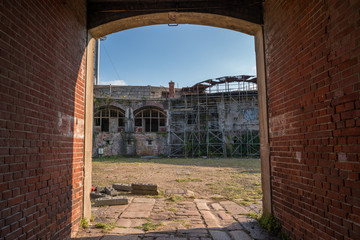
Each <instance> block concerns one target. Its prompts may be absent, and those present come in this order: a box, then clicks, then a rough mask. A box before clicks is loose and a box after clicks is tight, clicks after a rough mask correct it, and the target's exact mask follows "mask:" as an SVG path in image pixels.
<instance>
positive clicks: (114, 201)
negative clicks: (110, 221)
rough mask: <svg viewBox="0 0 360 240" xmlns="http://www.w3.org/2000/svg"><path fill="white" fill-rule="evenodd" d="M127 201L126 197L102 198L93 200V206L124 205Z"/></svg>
mask: <svg viewBox="0 0 360 240" xmlns="http://www.w3.org/2000/svg"><path fill="white" fill-rule="evenodd" d="M128 203H129V201H128V199H127V197H122V196H119V197H103V198H97V199H95V206H96V207H99V206H111V205H126V204H128Z"/></svg>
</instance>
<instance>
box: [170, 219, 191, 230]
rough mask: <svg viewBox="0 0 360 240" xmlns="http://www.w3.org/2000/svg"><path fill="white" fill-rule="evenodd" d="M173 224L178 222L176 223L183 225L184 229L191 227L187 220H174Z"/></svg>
mask: <svg viewBox="0 0 360 240" xmlns="http://www.w3.org/2000/svg"><path fill="white" fill-rule="evenodd" d="M173 221H174V222H178V223H180V224H181V225H183V226H184V227H186V228H190V227H191V226H192V225H191V223H189V222H188V221H187V220H185V219H175V220H173Z"/></svg>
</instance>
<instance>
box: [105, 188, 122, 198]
mask: <svg viewBox="0 0 360 240" xmlns="http://www.w3.org/2000/svg"><path fill="white" fill-rule="evenodd" d="M104 191H105V193H106V194H107V195H110V196H116V195H118V194H119V193H118V191H116V190H115V189H114V188H113V187H112V186H108V187H105V188H104Z"/></svg>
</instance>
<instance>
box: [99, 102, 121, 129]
mask: <svg viewBox="0 0 360 240" xmlns="http://www.w3.org/2000/svg"><path fill="white" fill-rule="evenodd" d="M114 118H116V119H117V121H116V122H117V127H118V128H119V127H125V120H126V119H125V112H124V111H123V110H122V109H119V108H115V107H107V108H100V109H98V111H96V112H95V114H94V126H95V127H100V131H101V132H110V119H114ZM103 119H108V120H103ZM120 120H121V121H122V123H123V124H122V125H120V124H119V123H120V122H121V121H120ZM106 121H107V122H108V125H109V126H107V127H106V126H103V122H106ZM103 129H107V131H103Z"/></svg>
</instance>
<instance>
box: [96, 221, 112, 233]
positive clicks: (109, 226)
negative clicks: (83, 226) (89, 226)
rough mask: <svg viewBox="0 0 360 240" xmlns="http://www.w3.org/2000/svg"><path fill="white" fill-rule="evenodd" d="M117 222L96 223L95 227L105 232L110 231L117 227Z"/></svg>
mask: <svg viewBox="0 0 360 240" xmlns="http://www.w3.org/2000/svg"><path fill="white" fill-rule="evenodd" d="M115 226H116V225H115V223H114V222H111V223H101V222H99V223H96V225H95V227H96V228H101V229H102V232H103V233H108V232H110V231H111V230H113V229H114V228H115Z"/></svg>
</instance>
